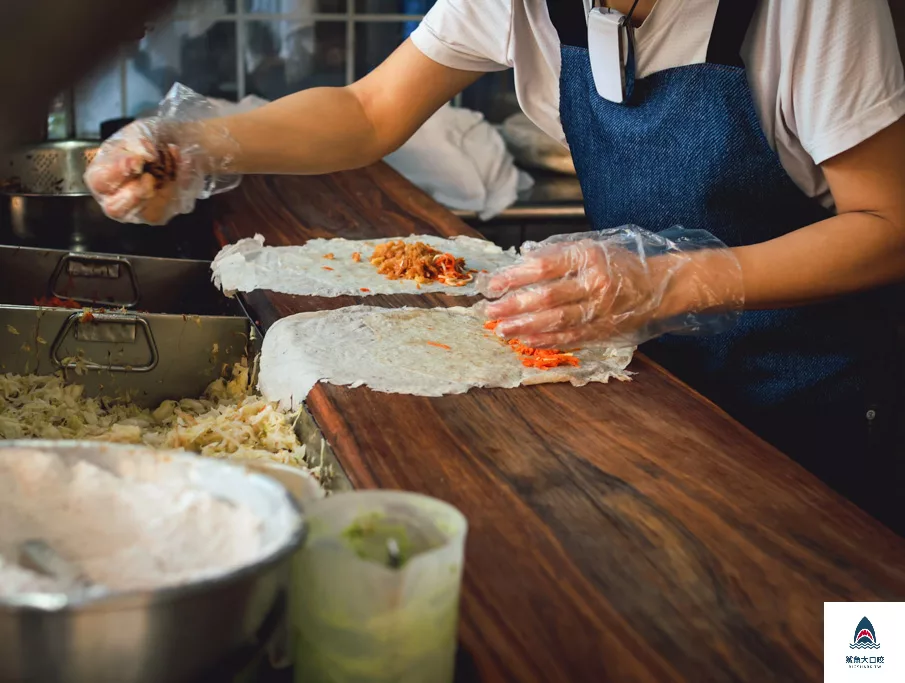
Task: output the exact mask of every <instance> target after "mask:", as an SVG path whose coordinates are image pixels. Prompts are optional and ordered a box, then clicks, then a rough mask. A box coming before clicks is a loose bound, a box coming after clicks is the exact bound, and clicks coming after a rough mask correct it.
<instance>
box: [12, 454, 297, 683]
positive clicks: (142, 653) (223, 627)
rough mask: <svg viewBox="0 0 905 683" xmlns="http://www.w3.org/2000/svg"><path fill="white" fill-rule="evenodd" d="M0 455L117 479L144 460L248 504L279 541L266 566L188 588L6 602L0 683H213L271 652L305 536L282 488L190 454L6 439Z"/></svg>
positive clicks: (263, 561) (34, 597) (251, 567)
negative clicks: (97, 469)
mask: <svg viewBox="0 0 905 683" xmlns="http://www.w3.org/2000/svg"><path fill="white" fill-rule="evenodd" d="M0 448H4V449H7V448H41V449H44V450H50V451H54V452H57V453H59V454H61V455H62V456H63V457H64V458H67V459H73V460H87V461H90V462H92V463H95V464H97V465H99V466H101V467H105V468H108V469H112V470H114V471H116V470H117V468H118V463H121V462H122V461H123V460H124V459H130V460H134V459H136V458H140V459H145V460H148V461H149V466H154V467H164V468H173V469H174V470H176V471H178V472H179V474H180V476H186V477H188V478H189V479H190V480H191V481H192V482H194V483H195V484H197V485H198V486H200V487H202V488H205V489H206V490H208V491H210V492H212V493H214V494H216V495H218V496H220V497H222V498H225V499H227V500H232V501H237V502H238V501H241V502H242V503H244V504H245V505H248V506H249V507H250V508H251V509H252V510H253V511H254V512H256V513H257V514H258V516H259V517H261V519H262V520H263V522H264V537H265V539H270V540H271V541H272V542H273V543H272V545H271V547H272V551H271V552H270V553H269V554H268V555H267V556H265V557H263V558H262V559H261V560H260V561H258V562H256V563H254V564H252V565H249V566H247V567H244V568H242V569H240V570H238V571H234V572H232V573H229V574H225V575H222V576H217V577H214V578H210V579H207V580H203V581H199V582H197V583H192V584H188V585H183V586H177V587H172V588H165V589H160V590H154V591H146V592H134V593H124V594H119V595H112V596H109V597H102V598H95V599H90V598H89V599H81V600H69V599H67V598H66V596H63V595H52V594H28V595H22V596H20V597H19V598H18V599H17V600H13V601H0V681H3V682H6V681H41V682H44V681H53V682H55V683H102V682H106V681H110V682H113V681H115V682H116V683H183V682H185V683H188V682H194V681H198V682H199V683H200V682H201V681H211V682H212V683H213V682H219V681H224V680H227V679H228V678H229V673H230V672H232V671H233V670H234V668H235V666H236V665H237V662H241V661H242V659H243V658H244V657H247V656H248V653H255V652H259V651H260V650H261V649H262V648H263V647H264V645H265V644H266V642H267V640H268V639H269V638H270V634H271V632H272V631H273V629H274V628H275V627H276V626H277V625H278V624H279V622H280V619H281V618H282V614H283V613H284V612H285V609H286V596H287V589H288V583H287V582H288V576H289V574H288V569H289V562H290V557H291V555H292V554H293V553H294V552H295V551H296V550H297V549H298V548H299V547H300V546H301V544H302V541H303V538H304V523H303V520H302V517H301V515H300V513H299V512H298V509H297V507H296V505H295V503H294V502H293V501H292V499H291V497H290V496H289V495H288V494H287V492H286V490H285V489H284V488H283V487H281V486H280V485H279V484H277V483H276V482H274V481H272V480H271V479H270V478H268V477H265V476H263V475H259V474H253V473H250V472H248V471H247V470H246V469H245V468H243V467H240V466H236V465H230V464H227V463H224V462H218V461H214V460H209V459H204V458H198V457H195V456H191V455H188V454H182V453H165V452H153V451H149V450H147V449H141V448H135V447H131V446H115V445H99V444H95V443H83V442H60V441H21V442H17V441H7V442H0ZM0 505H2V502H0Z"/></svg>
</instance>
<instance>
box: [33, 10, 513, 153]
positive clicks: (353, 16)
mask: <svg viewBox="0 0 905 683" xmlns="http://www.w3.org/2000/svg"><path fill="white" fill-rule="evenodd" d="M433 4H434V0H181V1H180V2H178V3H176V4H175V5H174V7H173V8H172V9H171V10H170V11H169V12H168V13H167V14H166V15H164V16H162V17H160V18H158V19H157V20H156V21H155V22H154V23H153V24H152V25H151V26H150V27H149V30H148V32H147V34H146V35H145V37H144V38H143V39H142V40H141V41H139V42H136V43H131V44H128V45H126V46H123V47H122V48H121V49H120V50H119V52H118V54H117V55H116V57H115V58H114V59H112V60H109V61H108V62H107V63H105V64H103V65H102V66H101V67H100V68H98V69H96V70H95V71H94V72H93V73H91V74H90V75H89V76H88V77H86V78H84V79H82V81H81V82H80V83H79V84H78V85H77V86H76V88H75V91H74V100H75V102H74V105H75V117H74V118H75V121H76V131H75V133H76V135H77V136H78V137H80V138H83V139H86V138H88V139H91V138H97V137H98V136H99V135H100V124H101V122H103V121H107V120H110V119H117V118H124V117H137V116H141V115H143V114H148V113H151V112H153V111H154V110H155V108H156V106H157V103H158V102H159V101H160V100H161V98H162V97H163V96H164V95H165V94H166V92H167V90H168V89H169V88H170V86H171V85H172V84H173V83H174V82H176V81H179V82H181V83H184V84H185V85H188V86H189V87H191V88H192V89H194V90H196V91H197V92H200V93H202V94H204V95H207V96H209V97H217V98H222V99H227V100H233V101H238V100H241V99H242V98H243V97H245V96H246V95H256V96H258V97H262V98H265V99H268V100H272V99H276V98H278V97H282V96H284V95H287V94H289V93H292V92H296V91H298V90H302V89H304V88H310V87H315V86H325V85H326V86H339V85H345V84H347V83H350V82H352V81H354V80H356V79H357V78H360V77H361V76H363V75H364V74H366V73H367V72H369V71H370V70H371V69H373V68H374V67H376V66H377V65H378V64H379V63H380V62H381V61H382V60H383V59H384V58H386V56H387V55H389V54H390V53H391V52H392V51H393V50H394V49H395V48H396V47H397V46H398V45H399V44H400V43H401V42H402V41H403V40H405V38H406V37H408V35H409V34H410V33H411V32H412V31H413V30H414V29H415V27H416V26H417V25H418V23H419V22H420V20H421V18H422V17H423V16H424V14H425V13H426V12H427V11H428V10H429V9H430V7H431V6H432V5H433ZM455 104H458V105H463V106H466V107H468V108H470V109H475V110H477V111H480V112H482V113H483V114H484V115H485V116H486V117H487V118H488V120H490V121H491V122H494V123H498V122H501V121H503V120H504V119H505V118H506V117H507V116H508V115H510V114H512V113H514V112H517V111H518V105H517V103H516V100H515V94H514V87H513V81H512V73H511V72H504V73H495V74H488V75H487V76H485V77H484V78H482V79H481V81H480V82H478V83H477V84H475V85H474V86H472V87H471V88H470V89H469V90H468V91H467V92H465V93H463V94H462V95H461V96H460V97H459V98H457V101H456V103H455ZM65 112H66V106H65V103H64V101H63V98H60V100H59V101H58V102H57V103H56V106H55V107H54V113H53V114H52V115H51V119H50V131H49V136H48V137H49V138H50V139H62V138H64V137H66V120H65V118H66V115H65Z"/></svg>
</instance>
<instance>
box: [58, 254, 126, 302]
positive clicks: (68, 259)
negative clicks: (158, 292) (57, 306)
mask: <svg viewBox="0 0 905 683" xmlns="http://www.w3.org/2000/svg"><path fill="white" fill-rule="evenodd" d="M79 261H89V262H91V264H92V265H94V266H98V267H100V266H105V265H106V266H117V267H122V268H123V270H125V271H126V273H127V274H128V275H129V282H130V283H131V285H132V294H133V296H132V299H131V300H130V301H128V302H124V301H105V302H103V303H105V304H107V305H110V306H122V307H123V308H132V307H133V306H135V305H136V304H137V303H138V302H139V300H140V299H141V290H140V289H139V287H138V279H137V278H136V277H135V269H134V268H132V262H131V261H129V259H127V258H123V257H121V256H97V255H94V254H66V255H65V256H63V257H62V258H61V259H60V262H59V263H58V264H57V267H56V268H54V271H53V274H52V275H51V276H50V282H49V283H48V289H49V290H50V295H51V296H53V297H57V298H58V299H71V300H72V301H77V302H78V303H80V304H94V303H98V302H96V301H94V300H93V299H82V298H79V297H71V296H69V295H67V294H63V293H61V292H58V291H57V282H59V280H60V275H62V274H63V271H64V270H65V269H66V265H67V264H68V263H77V262H79ZM68 275H69V277H83V276H80V275H78V274H73V273H71V272H70V273H68ZM111 279H112V278H111ZM115 279H119V278H118V276H117V278H115Z"/></svg>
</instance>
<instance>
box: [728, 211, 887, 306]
mask: <svg viewBox="0 0 905 683" xmlns="http://www.w3.org/2000/svg"><path fill="white" fill-rule="evenodd" d="M733 251H734V252H735V255H736V257H737V258H738V260H739V263H740V264H741V266H742V273H743V278H744V286H745V307H746V308H750V309H765V308H784V307H789V306H797V305H803V304H808V303H815V302H818V301H822V300H826V299H831V298H833V297H837V296H841V295H844V294H850V293H854V292H860V291H864V290H868V289H873V288H875V287H881V286H883V285H888V284H892V283H894V282H897V281H900V280H902V279H903V278H905V229H902V228H900V227H898V226H897V225H896V224H894V223H893V222H892V221H890V220H889V219H887V218H885V217H881V216H878V215H874V214H870V213H862V212H852V213H847V214H842V215H839V216H836V217H834V218H831V219H829V220H826V221H822V222H820V223H815V224H814V225H809V226H807V227H804V228H801V229H800V230H796V231H795V232H792V233H789V234H788V235H783V236H782V237H779V238H777V239H774V240H771V241H769V242H763V243H761V244H755V245H752V246H747V247H739V248H736V249H734V250H733Z"/></svg>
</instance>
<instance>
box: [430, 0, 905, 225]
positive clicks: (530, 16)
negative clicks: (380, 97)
mask: <svg viewBox="0 0 905 683" xmlns="http://www.w3.org/2000/svg"><path fill="white" fill-rule="evenodd" d="M556 1H557V2H572V3H575V4H576V5H578V6H581V5H582V0H556ZM718 4H719V0H658V2H657V4H656V5H655V6H654V9H653V11H652V12H651V14H650V16H649V17H648V18H647V19H646V20H645V21H644V24H643V25H642V26H641V27H640V28H639V29H638V30H637V31H636V41H637V42H636V47H637V53H636V54H637V59H638V72H637V73H638V76H639V77H644V76H647V75H650V74H652V73H655V72H657V71H661V70H664V69H668V68H672V67H677V66H684V65H689V64H699V63H702V62H704V61H706V54H707V45H708V43H709V40H710V33H711V29H712V27H713V19H714V16H715V15H716V9H717V5H718ZM578 11H582V10H581V9H579V10H578ZM412 40H413V42H414V43H415V45H416V46H417V47H418V48H419V49H420V50H421V51H422V52H423V53H424V54H425V55H427V56H428V57H430V58H431V59H433V60H434V61H436V62H439V63H440V64H444V65H446V66H449V67H452V68H456V69H465V70H470V71H498V70H502V69H506V68H509V67H513V68H514V69H515V88H516V93H517V95H518V99H519V103H520V104H521V106H522V109H523V110H524V112H525V113H526V114H527V115H528V117H529V118H531V120H532V121H534V122H535V123H536V124H537V125H538V127H540V128H541V129H542V130H544V131H545V132H546V133H548V134H549V135H551V136H553V137H554V138H556V139H558V140H560V141H561V142H562V143H563V144H565V136H564V134H563V130H562V124H561V122H560V118H559V74H560V66H561V61H560V51H559V50H560V46H559V38H558V36H557V34H556V30H555V29H554V27H553V24H552V22H551V21H550V17H549V14H548V12H547V5H546V2H544V0H484V1H483V2H475V1H474V0H438V2H437V4H436V5H434V7H433V9H431V11H430V12H429V13H428V14H427V16H426V17H425V19H424V21H423V22H422V23H421V25H420V26H419V27H418V29H417V30H416V31H415V32H414V34H413V35H412ZM742 57H743V59H744V61H745V64H746V66H747V72H748V80H749V82H750V83H751V86H752V93H753V96H754V103H755V106H756V108H757V112H758V115H759V117H760V122H761V127H762V128H763V130H764V134H765V135H766V137H767V140H768V141H769V143H770V145H771V146H772V147H773V149H774V150H776V151H777V153H778V155H779V158H780V161H781V162H782V165H783V167H784V168H785V169H786V172H787V173H788V174H789V176H790V177H791V178H792V180H794V181H795V183H796V184H797V185H798V186H799V187H800V188H801V189H802V190H803V191H804V192H805V193H806V194H807V195H808V196H810V197H815V198H817V199H819V200H820V202H821V203H823V204H824V206H827V207H830V208H832V206H833V199H832V196H831V195H830V191H829V187H828V185H827V182H826V178H825V177H824V175H823V173H822V171H821V170H820V168H819V164H821V163H823V162H824V161H826V160H827V159H829V158H831V157H833V156H836V155H837V154H840V153H842V152H844V151H846V150H848V149H851V148H852V147H855V146H856V145H858V144H859V143H861V142H863V141H864V140H866V139H868V138H869V137H871V136H873V135H874V134H876V133H878V132H879V131H881V130H883V129H884V128H886V127H888V126H889V125H891V124H892V123H894V122H895V121H897V120H898V119H899V118H901V117H902V116H903V115H905V76H903V69H902V61H901V58H900V56H899V49H898V45H897V43H896V35H895V31H894V29H893V24H892V17H891V15H890V10H889V6H888V4H887V0H792V1H790V0H761V2H760V3H759V5H758V10H757V13H756V14H755V16H754V19H753V22H752V25H751V29H750V30H749V32H748V36H747V39H746V44H745V46H744V48H743V51H742Z"/></svg>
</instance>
